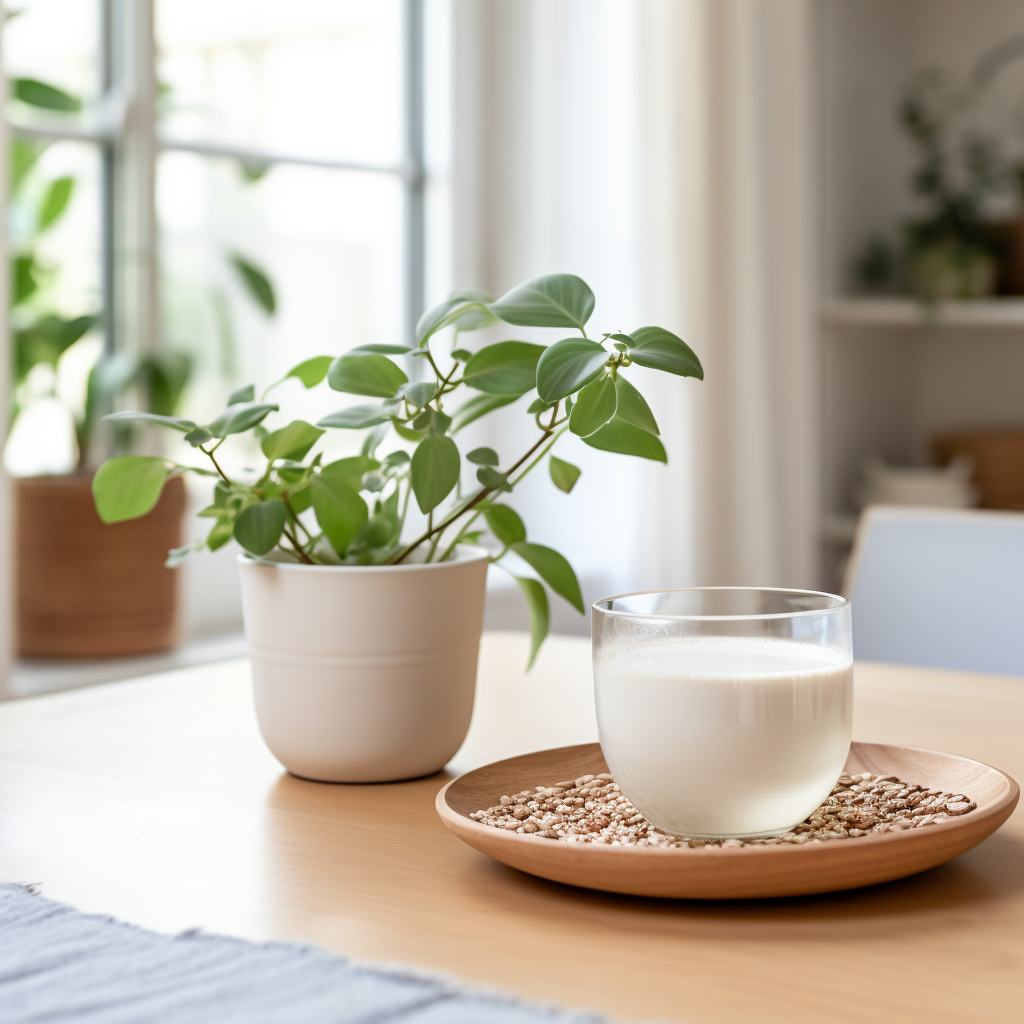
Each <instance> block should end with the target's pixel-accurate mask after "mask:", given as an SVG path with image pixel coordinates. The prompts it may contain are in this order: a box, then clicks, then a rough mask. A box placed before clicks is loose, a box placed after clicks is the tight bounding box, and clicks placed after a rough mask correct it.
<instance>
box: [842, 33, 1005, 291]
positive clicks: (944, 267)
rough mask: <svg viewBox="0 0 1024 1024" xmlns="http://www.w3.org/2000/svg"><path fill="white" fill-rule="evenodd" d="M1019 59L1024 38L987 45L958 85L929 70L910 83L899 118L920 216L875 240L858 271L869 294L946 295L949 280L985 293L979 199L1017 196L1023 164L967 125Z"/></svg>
mask: <svg viewBox="0 0 1024 1024" xmlns="http://www.w3.org/2000/svg"><path fill="white" fill-rule="evenodd" d="M1022 56H1024V37H1013V38H1010V39H1007V40H1004V41H1002V42H1001V43H999V44H997V45H996V46H994V47H992V48H991V49H990V50H988V51H987V52H986V53H984V54H983V55H982V56H981V58H980V59H979V60H978V61H977V62H976V64H975V65H974V67H973V69H972V70H971V72H970V73H969V74H968V75H967V76H966V78H965V79H964V80H963V81H962V82H961V83H959V84H958V85H957V86H956V87H949V86H948V85H947V82H946V79H945V76H943V75H942V74H941V73H940V72H937V71H927V72H924V73H922V74H921V75H919V76H918V77H917V79H916V80H915V81H914V82H913V83H912V84H911V85H910V87H909V88H908V89H907V91H906V93H905V95H904V97H903V99H902V100H901V102H900V106H899V109H898V112H897V119H898V122H899V124H900V127H901V128H902V129H903V131H904V133H905V135H906V136H907V138H908V140H909V141H910V142H911V144H912V145H913V146H914V149H915V151H916V153H917V163H916V166H915V168H914V170H913V172H912V174H911V178H910V185H911V190H912V193H913V194H914V195H915V196H916V198H917V200H918V204H919V206H920V208H921V213H920V214H919V215H918V216H916V217H913V218H911V219H908V220H907V221H905V222H904V223H903V224H902V225H901V227H900V230H899V235H898V238H897V240H896V241H895V242H893V241H889V240H887V239H884V238H875V239H872V240H871V241H870V242H869V243H868V244H867V245H866V246H865V248H864V250H863V251H862V253H861V254H860V256H859V257H858V259H857V261H856V265H855V274H856V277H857V280H858V283H859V284H860V285H861V286H862V287H864V288H866V289H867V290H869V291H897V292H899V291H911V292H916V293H917V294H919V295H920V296H921V297H922V298H925V299H935V298H942V297H946V296H944V295H943V294H941V292H942V291H943V290H944V289H948V288H949V286H950V282H951V281H952V282H954V287H955V291H956V293H957V294H958V295H959V296H960V297H964V298H970V297H974V296H975V295H977V294H980V293H983V292H984V291H985V287H986V285H987V284H990V283H991V273H990V269H991V266H992V263H993V261H994V260H995V259H997V258H998V257H999V255H1000V252H999V243H998V240H997V238H996V236H994V235H993V233H992V231H991V230H990V227H989V220H988V217H987V215H986V206H987V204H988V203H989V201H991V200H993V199H997V198H998V197H1000V196H1004V195H1007V194H1009V193H1015V194H1016V195H1017V198H1018V200H1024V164H1021V163H1020V162H1015V161H1013V160H1012V159H1011V158H1009V157H1008V156H1007V155H1006V154H1005V153H1004V152H1003V148H1002V146H1001V145H1000V143H999V142H998V141H997V140H996V139H994V138H992V137H991V136H990V135H986V134H984V133H982V132H980V131H978V130H977V129H976V128H974V127H972V125H971V118H972V115H973V114H975V113H976V112H977V110H978V108H979V106H980V104H981V103H982V102H983V100H984V98H985V95H986V93H987V92H988V90H989V89H990V88H991V86H992V84H993V82H994V81H995V80H996V78H997V77H998V76H999V75H1000V74H1001V73H1002V72H1003V71H1004V70H1005V69H1006V68H1008V67H1009V66H1010V65H1011V64H1013V63H1014V62H1015V61H1017V60H1019V59H1020V58H1021V57H1022Z"/></svg>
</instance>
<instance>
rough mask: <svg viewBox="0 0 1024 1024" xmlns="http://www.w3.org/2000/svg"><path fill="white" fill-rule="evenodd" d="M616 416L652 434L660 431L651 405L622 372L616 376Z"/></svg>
mask: <svg viewBox="0 0 1024 1024" xmlns="http://www.w3.org/2000/svg"><path fill="white" fill-rule="evenodd" d="M615 398H616V404H615V418H616V419H617V420H621V421H622V422H623V423H631V424H632V425H633V426H634V427H639V428H640V429H641V430H646V431H647V432H648V433H650V434H657V433H660V431H659V430H658V424H657V422H656V421H655V419H654V414H653V413H652V412H651V407H650V406H649V405H648V404H647V402H646V401H644V396H643V395H641V394H640V392H639V391H637V389H636V388H635V387H633V385H632V384H630V383H629V381H628V380H626V378H625V377H623V376H622V374H621V373H619V374H617V375H616V377H615Z"/></svg>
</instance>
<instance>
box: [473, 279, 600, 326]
mask: <svg viewBox="0 0 1024 1024" xmlns="http://www.w3.org/2000/svg"><path fill="white" fill-rule="evenodd" d="M490 310H491V312H492V313H494V314H495V315H497V316H498V317H500V318H501V319H502V320H504V321H505V323H507V324H515V325H516V326H518V327H578V328H579V329H580V330H583V327H584V325H585V324H586V322H587V321H588V320H589V319H590V314H591V313H593V312H594V293H593V292H592V291H591V290H590V287H589V286H588V285H587V283H586V282H585V281H583V280H581V279H580V278H578V277H576V276H575V275H574V274H549V275H548V276H547V277H537V278H534V279H533V280H532V281H526V282H525V283H523V284H521V285H517V286H516V287H515V288H513V289H512V290H511V291H510V292H506V293H505V294H504V295H502V297H501V298H500V299H498V301H497V302H493V303H491V306H490Z"/></svg>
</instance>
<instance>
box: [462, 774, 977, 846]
mask: <svg viewBox="0 0 1024 1024" xmlns="http://www.w3.org/2000/svg"><path fill="white" fill-rule="evenodd" d="M976 807H977V804H976V803H975V802H974V801H973V800H971V799H970V797H966V796H964V795H963V794H962V793H943V792H942V791H941V790H938V789H926V788H925V787H924V786H913V785H911V784H910V783H907V782H903V781H902V780H901V779H898V778H897V777H896V776H895V775H871V774H870V773H869V772H864V773H862V774H860V775H847V774H846V773H843V774H842V775H840V776H839V781H838V782H837V783H836V784H835V786H834V787H833V789H832V793H831V794H830V795H829V797H828V799H827V800H826V801H825V802H824V803H823V804H822V805H821V806H820V807H819V808H818V809H817V810H816V811H815V812H814V813H813V814H812V815H811V816H810V817H809V818H807V819H806V821H804V822H802V823H801V824H799V825H797V826H796V827H795V828H794V829H791V830H790V831H789V832H786V833H785V834H784V835H780V836H771V837H770V838H767V839H743V840H741V839H726V840H707V839H680V838H678V837H677V836H672V835H668V834H666V833H664V832H659V831H658V830H657V829H655V828H654V826H653V825H651V824H650V823H649V822H648V821H647V819H646V818H645V817H644V816H643V815H642V814H641V813H640V812H639V811H638V810H637V809H636V808H635V807H634V806H633V805H632V804H631V803H630V802H629V800H627V799H626V797H624V796H623V795H622V793H621V792H620V791H619V787H618V785H617V784H616V783H615V781H614V780H613V779H612V777H611V776H610V775H583V776H581V777H580V778H578V779H574V780H571V781H569V782H559V783H556V784H555V785H554V786H537V788H536V789H535V790H529V789H524V790H523V791H522V792H521V793H516V794H515V795H514V796H503V797H502V798H501V801H500V803H498V804H496V805H495V806H494V807H488V808H487V809H486V810H482V811H474V812H473V813H472V814H470V817H471V818H472V819H473V820H474V821H479V822H480V823H481V824H484V825H490V826H491V827H493V828H501V829H507V830H508V831H511V832H519V833H524V834H527V835H537V836H540V837H542V838H544V839H561V840H563V841H564V842H567V843H579V842H583V843H605V844H609V845H621V846H633V845H636V846H663V847H666V848H675V849H678V848H680V847H683V846H690V847H699V846H715V847H723V846H729V847H736V846H751V845H758V846H771V845H776V844H778V843H821V842H827V841H830V840H836V839H856V838H858V837H860V836H866V835H875V834H877V833H880V832H897V831H901V830H903V829H910V828H921V827H923V826H925V825H934V824H937V823H938V822H941V821H946V820H948V819H949V818H950V817H956V816H958V815H961V814H967V813H968V812H969V811H973V810H974V809H975V808H976Z"/></svg>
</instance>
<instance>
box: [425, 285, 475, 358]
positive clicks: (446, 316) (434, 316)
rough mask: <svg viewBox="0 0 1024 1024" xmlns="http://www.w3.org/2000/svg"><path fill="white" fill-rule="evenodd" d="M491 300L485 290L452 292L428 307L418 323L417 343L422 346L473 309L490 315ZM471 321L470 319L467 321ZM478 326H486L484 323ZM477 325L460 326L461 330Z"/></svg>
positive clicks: (472, 328) (471, 328)
mask: <svg viewBox="0 0 1024 1024" xmlns="http://www.w3.org/2000/svg"><path fill="white" fill-rule="evenodd" d="M490 301H491V297H490V296H489V295H485V294H484V293H483V292H475V291H469V290H467V291H462V292H452V294H451V295H449V296H448V298H447V299H445V301H444V302H441V303H439V304H438V305H436V306H434V307H433V309H428V310H427V311H426V313H424V314H423V316H421V317H420V319H419V322H418V323H417V324H416V344H417V345H418V346H419V347H420V348H422V347H423V346H424V345H426V343H427V342H428V341H429V340H430V337H431V335H433V334H436V333H437V332H438V331H440V330H441V329H442V328H444V327H448V326H450V325H451V324H454V323H456V322H458V321H459V320H461V319H462V318H464V317H466V316H467V314H468V313H470V312H472V311H473V310H479V311H480V313H481V315H483V314H486V315H488V316H489V315H490V314H489V312H488V310H487V305H486V304H487V303H488V302H490ZM467 322H469V321H467ZM478 326H480V327H483V326H485V324H484V323H480V324H478ZM475 329H476V328H475V327H460V328H459V330H463V331H465V330H475Z"/></svg>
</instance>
